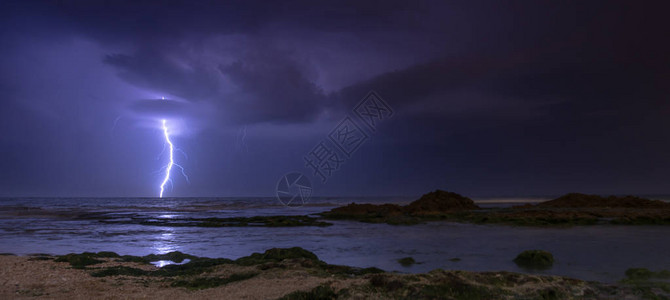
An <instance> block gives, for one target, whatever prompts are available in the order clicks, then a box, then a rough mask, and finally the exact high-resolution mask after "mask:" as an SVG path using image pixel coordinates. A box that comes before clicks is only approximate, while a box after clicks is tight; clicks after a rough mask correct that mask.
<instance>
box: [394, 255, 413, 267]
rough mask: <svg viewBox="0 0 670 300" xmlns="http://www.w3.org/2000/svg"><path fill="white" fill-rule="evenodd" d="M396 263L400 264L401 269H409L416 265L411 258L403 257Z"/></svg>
mask: <svg viewBox="0 0 670 300" xmlns="http://www.w3.org/2000/svg"><path fill="white" fill-rule="evenodd" d="M398 263H400V264H401V265H402V266H403V267H409V266H411V265H413V264H415V263H416V260H414V258H412V257H403V258H401V259H398Z"/></svg>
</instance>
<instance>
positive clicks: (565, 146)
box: [0, 1, 670, 196]
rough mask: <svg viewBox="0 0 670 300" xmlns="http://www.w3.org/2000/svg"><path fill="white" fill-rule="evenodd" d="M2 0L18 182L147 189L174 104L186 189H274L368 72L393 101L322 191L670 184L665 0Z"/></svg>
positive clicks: (618, 188)
mask: <svg viewBox="0 0 670 300" xmlns="http://www.w3.org/2000/svg"><path fill="white" fill-rule="evenodd" d="M1 6H2V7H0V8H2V13H0V14H1V16H2V21H0V22H1V25H2V29H0V35H1V37H2V39H1V41H2V46H3V47H2V49H0V60H1V62H2V69H1V70H0V93H1V95H0V96H1V97H2V108H3V109H2V111H1V112H0V118H1V121H0V124H2V127H0V130H1V131H0V133H2V137H0V145H2V154H3V155H2V157H1V158H0V166H1V167H2V170H4V171H5V172H3V174H2V177H0V187H1V188H2V189H3V190H2V193H4V194H5V195H118V196H135V195H141V196H145V195H154V194H155V182H156V181H157V178H158V177H157V176H156V174H154V173H155V172H156V170H159V169H160V167H161V164H160V161H157V160H156V159H155V158H156V155H158V153H159V152H160V151H161V147H162V141H161V140H160V138H161V137H160V135H157V134H156V132H157V130H158V125H157V124H158V123H157V122H156V120H158V119H161V118H170V119H174V120H175V124H179V128H178V129H179V130H177V129H175V134H176V141H177V142H179V143H180V144H181V148H183V150H184V151H185V152H187V153H189V156H188V160H186V159H185V158H184V160H185V161H184V162H183V164H184V166H185V167H186V168H187V170H188V171H189V172H191V175H192V176H191V178H192V183H191V185H187V184H185V183H182V184H181V185H180V187H181V188H180V189H177V188H175V190H174V191H173V193H174V195H179V196H203V195H269V194H272V192H273V185H274V184H275V183H276V180H277V179H278V177H280V176H281V175H283V174H284V173H286V172H288V171H291V170H300V171H301V172H305V173H309V172H310V170H309V169H307V168H305V167H304V162H303V159H302V156H303V155H305V154H306V153H307V152H308V151H309V150H310V149H311V148H312V147H313V146H314V145H315V144H316V143H318V142H319V140H320V139H323V138H325V137H326V136H327V134H328V132H329V131H330V130H331V129H332V128H333V127H334V126H336V125H337V124H338V122H339V121H340V120H341V119H342V118H343V117H345V116H347V115H348V114H349V115H351V113H352V109H353V107H354V106H355V105H356V104H357V103H358V101H360V100H361V98H362V97H363V96H365V95H366V94H367V93H368V92H369V91H370V90H375V91H377V92H378V93H379V94H380V95H381V96H382V97H383V98H384V100H385V101H387V102H388V103H389V105H390V106H391V107H393V109H394V110H395V111H396V115H395V116H394V118H393V119H392V120H389V122H387V123H385V124H384V126H383V127H382V128H380V130H379V131H378V132H377V133H375V134H374V135H371V138H370V140H369V141H368V142H367V144H366V145H365V146H364V147H362V148H361V149H360V151H358V152H357V154H356V156H355V157H353V158H352V159H351V160H350V161H348V162H347V163H346V164H345V165H343V166H342V169H341V170H339V171H338V172H337V173H335V175H334V176H333V177H332V179H331V180H330V181H329V182H328V183H327V184H324V185H323V186H318V189H317V191H318V192H317V194H319V193H320V194H331V195H333V194H334V195H342V194H346V195H359V194H373V195H379V194H384V195H390V194H404V195H415V194H421V193H423V192H425V191H427V190H432V189H435V188H442V189H448V190H454V191H457V192H461V193H464V194H474V195H503V194H555V193H562V192H568V191H582V192H598V193H663V192H667V190H664V187H665V183H667V181H668V180H669V179H670V178H669V177H668V175H667V174H666V172H663V170H665V169H667V167H670V160H668V159H667V158H665V154H664V153H667V152H668V151H669V150H670V142H668V141H670V134H669V133H668V130H667V128H668V127H669V126H670V122H669V121H668V118H667V115H668V113H670V102H668V101H667V99H668V96H667V95H668V92H669V90H668V87H669V86H670V84H669V82H668V80H669V78H670V57H669V56H668V55H667V53H670V42H668V41H667V38H665V37H667V36H668V35H669V34H670V26H667V25H666V24H665V23H666V22H665V21H664V20H665V16H664V12H665V11H667V8H668V7H667V4H664V3H661V2H659V3H643V4H635V3H631V2H628V1H606V2H605V1H603V2H600V1H589V2H580V1H568V2H561V3H540V2H537V1H512V2H505V3H501V2H496V1H468V2H445V1H417V2H407V1H384V2H360V1H344V2H342V1H325V2H313V1H284V2H281V3H279V2H276V3H275V2H262V1H225V2H223V1H199V2H197V3H195V4H194V3H190V2H189V1H170V2H156V1H127V2H126V1H119V2H111V3H108V2H97V1H92V2H91V1H58V2H52V1H16V2H5V3H3V4H2V5H1ZM163 98H165V99H167V100H164V99H163ZM242 132H243V135H244V139H240V135H241V133H242ZM239 143H245V145H244V146H243V147H241V146H240V145H239ZM240 149H247V150H245V151H240Z"/></svg>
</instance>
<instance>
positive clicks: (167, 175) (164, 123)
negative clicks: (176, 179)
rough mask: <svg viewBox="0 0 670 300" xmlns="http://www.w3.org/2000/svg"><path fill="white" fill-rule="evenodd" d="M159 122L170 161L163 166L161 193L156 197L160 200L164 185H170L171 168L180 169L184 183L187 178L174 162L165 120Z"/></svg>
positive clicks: (172, 147)
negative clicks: (163, 175)
mask: <svg viewBox="0 0 670 300" xmlns="http://www.w3.org/2000/svg"><path fill="white" fill-rule="evenodd" d="M161 121H162V128H163V135H164V136H165V143H166V144H167V146H168V150H169V156H170V161H169V162H168V164H167V166H165V178H164V179H163V182H161V191H160V194H159V195H158V196H159V197H160V198H163V192H164V191H165V185H166V184H167V183H168V181H169V182H170V183H172V179H171V178H170V172H171V171H172V167H173V166H174V167H177V168H179V169H181V174H182V175H184V178H186V181H188V176H186V173H185V172H184V168H183V167H182V166H180V165H179V164H176V163H175V162H174V151H175V148H174V145H173V144H172V141H171V140H170V132H169V130H168V127H167V124H166V121H165V119H163V120H161ZM177 150H178V149H177Z"/></svg>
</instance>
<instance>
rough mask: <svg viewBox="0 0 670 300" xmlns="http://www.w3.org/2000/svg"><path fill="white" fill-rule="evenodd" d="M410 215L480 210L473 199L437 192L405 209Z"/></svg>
mask: <svg viewBox="0 0 670 300" xmlns="http://www.w3.org/2000/svg"><path fill="white" fill-rule="evenodd" d="M404 208H405V210H406V211H407V212H408V213H410V214H426V213H442V212H449V211H462V210H473V209H479V206H477V205H476V204H475V203H474V201H472V199H470V198H468V197H464V196H461V195H459V194H456V193H452V192H445V191H442V190H436V191H434V192H431V193H428V194H425V195H423V196H421V198H419V200H416V201H414V202H412V203H410V204H409V205H407V206H405V207H404Z"/></svg>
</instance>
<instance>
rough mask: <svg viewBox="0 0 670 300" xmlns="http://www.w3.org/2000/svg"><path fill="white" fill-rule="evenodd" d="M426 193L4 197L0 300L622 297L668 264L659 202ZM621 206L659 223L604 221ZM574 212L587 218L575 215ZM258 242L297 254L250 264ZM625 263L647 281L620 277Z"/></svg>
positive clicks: (669, 245) (635, 293) (652, 288)
mask: <svg viewBox="0 0 670 300" xmlns="http://www.w3.org/2000/svg"><path fill="white" fill-rule="evenodd" d="M427 195H429V196H427V198H425V199H428V200H424V201H419V200H421V199H424V198H423V197H422V198H421V199H419V200H416V201H412V200H411V198H410V199H407V198H398V197H395V198H393V197H376V198H355V199H352V198H336V197H330V198H315V199H313V202H311V203H309V204H308V205H305V206H300V207H285V206H283V205H281V204H278V203H277V201H276V199H273V198H234V199H231V198H193V199H187V198H173V199H163V200H158V199H142V198H101V199H85V198H69V199H51V198H36V199H23V198H16V199H11V198H5V199H2V201H0V216H1V217H0V242H1V243H0V253H5V254H6V255H3V256H0V266H1V269H2V274H1V275H2V278H4V281H3V282H2V291H1V292H0V298H3V299H5V298H8V299H13V298H34V297H42V298H49V299H51V298H53V299H64V298H75V299H89V298H102V299H126V298H128V299H142V298H179V299H191V298H193V299H194V298H201V299H216V298H226V299H279V298H281V297H284V296H287V295H293V294H292V293H298V294H295V295H298V296H296V297H298V298H292V299H302V298H299V297H301V296H299V294H300V293H317V294H318V293H326V294H327V295H326V296H324V297H325V299H335V298H338V299H367V298H378V299H387V298H407V299H414V298H419V299H421V298H424V299H435V298H438V299H462V298H467V297H470V296H471V298H472V297H474V298H473V299H491V298H492V297H493V296H492V295H495V297H493V298H505V297H508V298H510V299H514V298H518V297H522V298H523V297H526V296H527V297H529V299H534V298H533V297H535V296H532V295H540V294H542V293H545V292H546V293H549V294H547V295H548V296H547V297H549V299H551V297H552V296H551V295H554V294H555V293H558V294H557V295H562V296H561V297H559V298H574V297H577V298H580V297H581V298H592V299H619V298H620V297H624V296H625V297H628V298H630V299H637V298H639V297H642V296H643V293H642V292H640V291H641V290H643V291H647V292H649V293H652V294H653V295H665V294H666V292H667V291H666V290H665V289H663V287H665V284H666V283H665V280H666V279H665V277H663V276H664V275H663V276H661V275H659V276H656V275H658V274H665V273H663V272H664V271H663V270H668V269H670V261H668V260H667V253H668V252H670V242H668V240H667V239H666V238H664V237H665V236H667V234H669V233H670V227H669V226H664V225H663V223H662V222H661V221H663V220H664V219H663V218H664V215H663V211H664V208H663V207H664V205H665V204H664V203H660V204H659V202H653V201H652V202H644V201H647V200H644V201H642V200H639V199H637V198H631V199H633V200H630V199H629V198H621V199H623V200H625V201H624V202H625V203H627V204H630V203H631V202H630V201H638V202H635V203H634V204H635V205H641V204H644V203H647V205H652V206H653V205H660V207H661V208H655V209H650V208H639V209H636V208H629V209H617V208H611V207H607V208H599V207H587V208H564V207H555V206H557V205H565V201H566V200H565V199H566V198H557V199H559V200H560V201H554V202H547V201H546V199H543V200H540V199H537V200H535V201H532V199H530V200H531V201H518V200H511V201H507V202H506V201H503V200H487V201H483V202H482V203H478V202H472V203H470V202H469V201H471V200H470V199H469V198H466V197H463V196H460V195H457V194H453V193H447V192H435V193H429V194H427ZM431 195H432V196H431ZM436 195H437V196H436ZM424 196H426V195H424ZM454 197H456V198H454ZM570 197H572V198H570ZM570 197H568V199H569V200H570V199H572V200H571V201H572V202H574V201H573V200H574V199H581V198H580V197H582V196H579V195H578V196H574V195H573V196H570ZM575 197H576V198H575ZM573 198H574V199H573ZM621 199H619V198H616V199H614V200H616V201H620V200H621ZM623 200H621V201H623ZM629 200H630V201H629ZM598 201H600V200H596V202H598ZM603 201H605V200H603ZM626 201H628V202H626ZM639 201H642V202H639ZM354 202H357V203H362V204H355V205H354V204H351V203H354ZM568 202H569V201H568ZM572 202H570V203H572ZM610 202H611V201H610ZM528 203H530V204H528ZM542 203H544V204H542ZM590 203H591V202H590ZM607 205H613V204H612V203H607ZM592 206H593V205H592ZM640 209H642V210H640ZM626 211H629V212H633V213H637V214H638V217H639V216H648V215H651V216H659V217H658V218H660V219H658V220H660V221H659V222H661V223H659V224H660V225H658V224H657V225H653V223H652V224H639V225H631V224H626V223H623V224H621V223H617V222H612V221H613V220H614V218H611V217H610V216H624V217H628V216H629V215H630V214H629V215H626V214H625V212H626ZM647 211H648V212H649V213H647ZM342 212H346V213H347V214H343V213H342ZM333 213H337V214H336V215H335V217H333ZM645 214H646V215H645ZM566 215H567V216H569V218H566V217H565V216H566ZM370 216H374V218H372V219H370ZM482 216H484V217H482ZM489 216H496V218H490V217H489ZM548 216H549V217H548ZM583 216H589V217H590V218H595V219H593V220H596V222H584V223H578V222H574V220H576V219H577V220H579V218H582V217H583ZM398 218H400V219H401V220H405V221H406V220H410V221H411V222H406V224H398V222H396V221H397V220H398ZM482 220H484V221H482ZM519 220H523V222H519ZM537 220H541V221H542V223H541V224H540V222H538V221H537ZM589 220H591V219H589ZM636 220H637V219H636ZM643 220H647V222H650V221H649V220H654V219H643ZM545 223H546V224H545ZM272 249H280V250H272ZM281 249H294V250H281ZM295 249H299V250H295ZM531 249H542V250H546V251H548V253H551V254H553V258H552V264H551V265H550V266H549V267H548V268H527V267H524V266H522V265H519V264H518V263H517V262H516V261H515V257H516V256H517V255H518V254H519V253H521V252H523V251H525V250H531ZM267 251H270V253H271V254H272V253H275V252H276V251H278V252H277V253H285V252H286V253H289V254H290V253H292V252H291V251H297V253H298V254H297V255H292V254H291V255H289V256H282V255H284V254H282V255H279V256H276V255H275V256H273V255H274V254H272V255H270V257H269V258H268V256H267V255H265V256H262V257H263V259H260V260H259V259H258V258H259V255H261V254H263V253H267ZM273 251H275V252H273ZM287 251H288V252H287ZM252 253H257V254H252ZM641 253H644V254H643V255H642V254H641ZM249 257H253V259H252V260H251V261H250V259H249ZM175 258H176V259H175ZM268 259H269V260H268ZM82 262H83V264H82ZM89 263H90V264H89ZM175 268H177V269H175ZM179 268H184V269H179ZM194 268H195V269H194ZM170 270H172V271H170ZM185 270H188V271H185ZM193 270H196V271H193ZM631 270H633V271H631ZM635 270H646V271H644V272H648V274H652V275H650V276H646V275H645V276H646V277H644V278H643V279H644V280H647V279H649V278H655V279H654V280H656V281H658V280H657V279H658V278H656V277H659V278H660V282H661V285H660V286H656V283H648V282H647V281H644V280H643V281H639V280H638V279H635V280H632V279H630V278H629V275H630V274H637V273H635V272H637V271H635ZM173 271H174V272H176V273H171V272H173ZM100 272H102V273H104V276H102V275H100ZM631 272H633V273H631ZM644 272H643V273H644ZM645 274H647V273H645ZM653 274H656V275H653ZM655 276H656V277H655ZM179 282H180V283H179ZM631 283H635V285H631ZM640 285H641V286H642V289H640V287H639V286H640ZM575 286H576V287H577V288H575ZM636 286H637V289H636V288H635V287H636ZM457 287H459V288H457ZM454 288H456V289H455V290H454ZM295 295H294V296H295ZM431 295H432V296H431ZM450 295H451V296H450ZM468 295H470V296H468ZM466 296H467V297H466ZM636 297H637V298H636ZM628 298H627V299H628ZM307 299H309V298H307Z"/></svg>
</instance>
